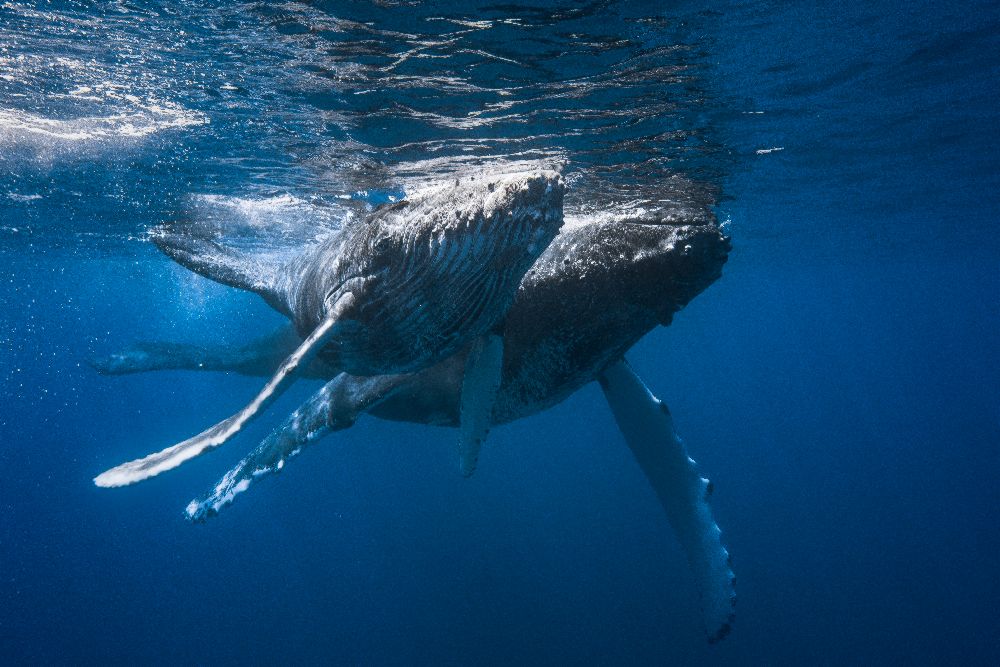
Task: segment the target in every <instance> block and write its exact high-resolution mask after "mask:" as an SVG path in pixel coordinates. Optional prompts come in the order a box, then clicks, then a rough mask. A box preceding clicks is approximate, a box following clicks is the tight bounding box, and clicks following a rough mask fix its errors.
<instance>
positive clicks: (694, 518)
mask: <svg viewBox="0 0 1000 667" xmlns="http://www.w3.org/2000/svg"><path fill="white" fill-rule="evenodd" d="M601 387H602V388H603V389H604V395H605V397H606V398H607V401H608V405H610V406H611V411H612V412H613V413H614V416H615V421H616V422H617V423H618V428H619V429H621V432H622V435H624V436H625V442H626V443H628V446H629V449H631V450H632V454H633V455H634V456H635V460H636V461H637V462H638V463H639V467H640V468H642V471H643V473H645V475H646V477H647V479H649V483H650V484H651V485H652V487H653V490H654V491H655V492H656V495H657V497H658V498H659V499H660V503H661V504H662V505H663V509H665V510H666V512H667V519H668V520H669V521H670V525H671V526H672V527H673V529H674V532H675V533H676V534H677V538H678V539H679V540H680V543H681V546H682V548H683V549H684V553H685V554H686V555H687V558H688V561H689V562H690V563H691V568H692V569H693V570H694V574H695V578H696V579H697V586H698V592H699V594H700V595H701V604H702V612H703V618H704V622H705V629H706V631H707V632H708V637H709V641H710V642H715V641H718V640H720V639H722V638H723V637H725V636H726V635H727V634H728V633H729V630H730V627H731V625H732V622H733V617H734V612H733V609H734V607H735V604H736V592H735V589H734V587H733V582H734V578H735V577H734V576H733V572H732V570H731V569H730V565H729V553H728V552H727V551H726V549H725V547H723V546H722V540H721V536H720V531H719V527H718V526H717V525H716V523H715V519H713V518H712V510H711V507H710V506H709V504H708V497H709V495H710V494H711V490H712V486H711V484H710V483H709V481H708V480H707V479H703V478H702V477H701V476H700V475H699V474H698V471H697V470H696V468H695V462H694V461H693V460H692V459H691V458H689V457H688V455H687V451H686V450H685V449H684V443H683V442H681V440H680V438H678V437H677V434H676V433H675V432H674V423H673V419H671V417H670V411H669V410H667V406H666V405H664V404H663V402H662V401H660V400H659V399H658V398H656V397H655V396H653V394H652V393H651V392H650V391H649V389H647V388H646V385H645V384H643V382H642V380H641V379H639V377H638V376H637V375H636V374H635V372H634V371H633V370H632V369H631V368H629V366H628V365H627V364H626V363H625V362H624V361H619V362H618V363H616V364H614V365H613V366H611V367H610V368H608V370H606V371H605V372H604V374H603V376H602V377H601Z"/></svg>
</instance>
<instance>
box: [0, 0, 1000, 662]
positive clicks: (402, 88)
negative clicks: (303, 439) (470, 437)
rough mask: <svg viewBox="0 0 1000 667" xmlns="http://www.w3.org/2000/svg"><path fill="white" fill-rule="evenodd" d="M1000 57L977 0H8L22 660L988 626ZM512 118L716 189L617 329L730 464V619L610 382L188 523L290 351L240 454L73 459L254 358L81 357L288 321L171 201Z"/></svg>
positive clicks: (402, 175) (972, 655)
mask: <svg viewBox="0 0 1000 667" xmlns="http://www.w3.org/2000/svg"><path fill="white" fill-rule="evenodd" d="M511 61H513V62H511ZM445 74H447V76H445ZM609 81H610V82H614V83H615V85H606V84H607V83H608V82H609ZM567 82H571V83H572V84H573V85H572V86H570V85H568V83H567ZM601 82H603V84H605V85H596V84H600V83H601ZM998 82H1000V5H997V4H996V3H994V2H981V1H978V0H969V1H965V2H959V3H945V2H940V1H921V0H918V1H916V2H912V3H906V4H901V3H890V2H884V1H876V2H872V3H841V2H822V1H805V0H803V1H800V2H768V1H763V2H761V1H756V2H749V1H743V0H730V1H728V2H712V1H706V2H676V3H665V4H663V5H659V4H657V5H653V4H652V3H649V4H647V3H615V2H593V3H582V4H581V3H569V2H565V3H559V2H550V3H543V2H537V3H533V4H497V3H480V4H477V3H469V2H462V3H426V4H420V3H416V4H414V3H393V2H363V1H360V0H355V1H344V2H338V3H333V2H317V3H287V4H281V5H279V4H277V3H222V2H217V3H213V2H208V1H207V0H183V1H181V2H145V1H143V2H138V1H137V2H124V1H122V2H115V3H103V2H101V3H98V2H45V3H43V2H37V3H35V2H19V1H15V2H5V3H3V4H0V402H2V403H0V405H2V410H0V662H3V663H4V664H90V663H98V662H100V663H115V664H235V663H252V664H314V663H320V664H325V663H332V664H341V663H349V664H720V665H722V664H726V665H728V664H735V665H857V664H905V665H914V664H964V665H994V664H998V662H1000V624H998V620H997V619H998V614H997V604H998V603H997V600H998V599H1000V577H998V575H997V570H996V565H995V562H996V558H997V556H996V555H997V552H998V550H1000V490H998V483H997V481H998V479H1000V383H998V377H1000V241H998V235H997V233H996V229H997V222H998V215H1000V177H998V174H1000V140H998V137H1000V132H998V128H1000V111H998V105H997V99H998V96H1000V83H998ZM592 84H594V85H592ZM566 91H569V92H570V93H572V94H568V95H565V96H563V93H565V92H566ZM504 100H510V101H513V102H514V104H512V105H511V106H509V107H503V106H496V105H498V104H499V103H500V102H503V101H504ZM477 110H478V111H483V110H486V112H485V117H486V118H487V119H488V120H489V122H484V123H478V122H471V121H470V120H469V119H470V118H471V119H476V118H482V117H483V116H475V115H470V113H471V112H475V111H477ZM469 156H471V158H469ZM491 157H506V158H511V159H516V160H522V161H538V160H562V161H564V162H565V164H566V169H567V174H577V176H576V177H574V178H576V179H577V180H575V181H574V180H571V181H570V183H571V190H572V188H573V187H574V185H573V184H574V183H575V184H576V186H575V187H576V192H577V193H578V195H577V197H578V198H577V199H576V200H574V202H575V203H574V202H570V203H573V205H575V206H578V207H582V208H585V207H586V206H587V203H588V202H589V201H592V202H594V206H599V205H600V202H601V201H602V200H601V197H602V196H604V197H608V200H609V201H610V200H612V199H613V200H615V201H627V200H628V199H629V198H634V199H637V200H643V199H644V198H651V197H652V198H655V197H656V196H659V195H658V193H661V192H663V190H662V189H663V188H665V187H666V186H665V180H664V178H665V177H664V175H665V174H668V173H681V174H684V175H686V176H688V177H690V178H692V179H695V180H697V181H698V182H699V183H703V184H705V186H704V188H705V190H704V192H702V193H701V194H700V195H699V196H705V197H712V198H713V200H714V201H716V204H715V206H714V210H715V212H716V214H717V216H718V217H719V219H720V221H721V222H723V223H724V224H725V228H726V230H727V232H728V233H730V234H731V236H732V238H733V251H732V253H731V256H730V259H729V262H728V263H727V265H726V267H725V269H724V273H723V277H722V278H721V279H720V280H719V281H718V282H717V283H716V284H714V285H713V286H711V287H710V288H709V289H708V290H707V291H706V292H705V293H704V294H702V295H700V296H699V297H697V298H696V299H695V300H694V301H693V302H692V303H691V304H690V305H689V306H688V307H687V308H686V309H685V310H684V311H682V312H681V313H679V314H678V315H677V317H676V318H675V320H674V323H673V324H672V325H671V326H670V327H669V328H665V329H659V330H657V331H654V332H652V333H651V334H650V335H648V336H647V337H646V338H644V339H643V340H642V341H641V342H640V343H639V344H638V345H637V346H636V347H635V348H634V349H633V350H632V351H631V353H630V354H629V355H628V359H629V361H630V362H631V363H632V365H633V366H634V367H635V368H636V370H637V371H638V372H639V373H640V375H642V377H643V378H644V379H645V380H646V381H647V383H648V384H649V385H650V387H651V388H652V389H653V390H654V391H655V392H656V393H657V395H658V396H659V397H660V398H662V399H663V400H664V401H665V402H666V403H667V404H668V405H669V406H670V409H671V411H672V413H673V415H674V419H675V422H676V426H677V429H678V431H679V432H680V434H681V435H682V437H683V438H684V439H685V441H686V442H687V444H688V447H689V449H690V452H691V454H692V455H693V456H694V457H695V458H696V459H697V461H698V462H699V464H700V465H701V467H702V470H703V471H704V473H705V474H706V475H707V476H709V477H710V478H711V479H712V480H713V482H714V485H715V489H716V491H715V494H714V495H713V507H714V511H715V515H716V519H717V520H718V523H719V524H720V526H721V528H722V530H723V539H724V541H725V543H726V545H727V546H728V548H729V550H730V552H731V553H732V556H733V568H734V570H735V572H736V575H737V591H738V595H739V600H738V605H737V617H736V623H735V625H734V628H733V631H732V633H731V634H730V636H729V637H727V638H726V639H725V640H724V641H723V642H721V643H719V644H716V645H709V644H708V643H707V642H706V641H705V637H704V634H703V632H702V629H701V627H700V625H699V613H698V602H697V596H696V592H695V590H694V587H693V582H692V577H691V575H690V573H689V569H688V566H687V563H686V561H685V559H684V556H683V554H682V553H681V551H680V549H679V547H678V545H677V543H676V541H675V539H674V536H673V534H672V533H671V531H670V528H669V526H668V525H667V523H666V521H665V518H664V516H663V512H662V510H661V508H660V506H659V505H658V504H657V501H656V499H655V497H654V495H653V493H652V492H651V490H650V488H649V487H648V485H647V483H646V481H645V479H644V478H643V476H642V473H641V472H640V470H639V468H638V467H637V466H636V464H635V462H634V461H633V460H632V458H631V455H630V453H629V451H628V449H627V448H626V447H625V445H624V442H623V441H622V438H621V436H620V434H619V432H618V431H617V429H616V427H615V425H614V422H613V419H612V417H611V414H610V412H609V410H608V408H607V406H606V404H605V403H604V399H603V396H602V395H601V392H600V390H599V389H598V388H597V387H596V386H594V385H591V386H588V387H586V388H584V389H583V390H581V391H580V392H578V393H577V394H576V395H574V396H573V397H571V398H570V399H569V400H567V401H565V402H563V403H562V404H560V405H559V406H557V407H556V408H554V409H551V410H548V411H546V412H544V413H542V414H539V415H536V416H533V417H531V418H528V419H524V420H521V421H519V422H516V423H513V424H510V425H507V426H503V427H499V428H496V429H495V430H494V431H493V432H492V433H491V435H490V440H489V442H488V443H487V445H486V449H485V450H484V453H483V456H482V458H481V460H480V466H479V469H478V471H477V473H476V475H475V476H474V477H472V478H471V479H468V480H467V479H463V478H462V477H461V476H460V475H459V474H458V472H457V470H456V466H455V461H454V458H455V456H454V447H455V443H454V437H455V436H454V433H453V432H451V431H449V430H446V429H440V428H431V427H426V426H418V425H411V424H398V423H387V422H382V421H378V420H375V419H373V418H365V419H362V420H360V421H359V422H358V424H357V425H356V426H355V427H353V428H351V429H349V430H346V431H343V432H340V433H336V434H333V435H331V436H330V437H328V438H326V439H325V440H324V441H323V442H321V443H320V444H318V445H317V446H315V447H313V448H312V449H310V450H308V451H306V452H304V453H303V454H302V455H301V456H300V457H298V458H297V459H295V460H294V462H292V463H290V464H289V465H288V466H287V467H286V469H285V470H283V471H282V473H281V474H280V475H278V476H276V477H274V478H272V479H268V480H265V481H263V482H261V483H260V484H257V485H255V486H254V488H253V489H252V490H251V491H249V492H247V493H246V494H244V495H243V496H241V497H240V498H239V500H238V501H237V502H236V503H234V504H233V506H232V507H230V508H228V509H226V510H225V511H224V512H222V513H221V514H220V516H219V517H216V518H214V519H212V520H210V521H208V522H207V523H205V524H201V525H192V524H189V523H188V522H187V521H185V519H184V517H183V513H182V510H183V508H184V507H185V506H186V505H187V503H188V501H189V500H191V499H192V498H194V497H196V496H197V495H199V494H201V493H203V492H204V491H206V490H207V489H209V488H210V487H211V486H212V485H213V484H214V483H215V482H216V480H217V479H218V478H219V476H220V475H221V474H222V473H223V472H224V471H225V470H227V469H228V467H229V466H231V465H232V464H234V463H235V462H236V461H237V460H238V459H239V458H240V457H241V455H242V454H243V453H245V452H246V451H248V450H249V449H250V448H251V447H252V446H253V445H254V444H256V443H257V442H258V441H259V440H260V439H261V438H262V437H263V436H264V435H266V434H267V433H268V431H269V430H270V429H271V428H273V427H274V426H275V425H277V424H278V423H279V422H280V420H281V419H282V417H283V415H285V414H287V413H289V412H291V410H293V409H294V407H295V406H296V405H297V404H298V403H300V402H301V401H303V400H305V398H306V397H307V396H308V395H309V394H310V393H311V392H312V391H315V390H316V388H317V387H318V386H319V385H318V384H317V383H315V382H305V381H303V382H300V383H299V385H297V386H296V387H295V388H294V389H293V390H292V391H290V392H289V395H287V396H285V397H283V398H282V400H281V401H280V402H279V403H278V404H277V405H276V406H274V407H273V408H272V409H271V410H270V411H269V413H268V415H267V416H266V417H265V418H263V419H261V420H259V423H255V424H254V425H253V426H252V428H251V429H250V430H249V432H248V433H247V434H246V435H243V436H241V437H240V439H239V440H238V441H237V442H234V443H232V444H230V445H228V446H227V447H226V448H223V449H221V450H220V451H218V452H216V453H213V454H211V455H209V456H205V457H203V458H202V459H199V460H198V461H196V462H192V463H191V464H189V465H187V466H184V467H182V468H180V469H178V470H176V471H173V472H171V473H170V474H166V475H163V476H161V477H158V478H156V479H153V480H150V481H148V482H146V483H143V484H140V485H137V486H134V487H129V488H125V489H112V490H108V489H99V488H97V487H95V486H94V484H93V482H92V481H91V480H92V478H93V477H94V476H95V475H96V474H98V473H100V472H101V471H103V470H105V469H107V468H108V467H110V466H111V465H115V464H117V463H119V462H121V461H123V460H126V459H130V458H133V457H136V456H139V455H142V454H145V453H147V452H149V451H153V450H155V449H158V448H160V447H162V446H165V445H167V444H170V443H172V442H175V441H176V440H178V439H179V438H181V437H186V436H188V435H190V434H191V433H195V432H197V431H199V430H201V429H202V428H204V427H205V426H206V425H208V424H211V423H214V422H215V421H216V420H217V419H218V418H220V417H221V416H224V415H228V414H230V412H231V411H232V410H234V409H235V408H237V407H238V406H240V405H242V404H243V402H244V401H245V400H246V399H247V398H248V397H250V396H251V395H252V394H253V393H254V392H255V391H256V389H257V388H259V386H260V384H261V380H260V379H259V378H248V377H244V376H240V375H236V374H223V373H207V372H206V373H198V372H191V371H164V372H159V373H151V374H139V375H131V376H123V377H104V376H99V375H98V374H97V373H95V372H94V370H93V369H92V368H91V367H90V366H89V365H88V364H87V363H86V360H87V359H88V358H90V357H93V356H94V355H100V354H107V353H110V352H113V351H116V350H119V349H122V348H124V347H126V346H127V345H129V344H132V343H134V342H136V341H140V340H169V341H178V342H190V343H212V344H214V343H229V344H233V345H239V344H242V343H245V342H247V341H248V340H249V339H251V338H253V337H256V336H260V335H264V334H266V333H268V332H269V331H270V330H272V329H273V328H274V327H276V326H278V325H279V324H280V323H281V321H282V319H281V317H280V316H279V315H277V314H275V313H273V312H272V311H271V310H270V309H269V308H268V307H267V306H266V305H264V304H263V303H262V302H261V301H260V300H259V299H258V298H257V297H255V296H253V295H249V294H245V293H241V292H238V291H237V290H233V289H230V288H226V287H223V286H220V285H217V284H214V283H211V282H209V281H208V280H205V279H203V278H200V277H198V276H195V275H193V274H191V273H190V272H188V271H186V270H184V269H182V268H181V267H179V266H177V265H175V264H173V263H172V262H171V261H170V260H168V259H167V258H166V257H164V256H163V255H161V254H160V253H159V252H158V251H157V250H156V249H155V247H154V246H153V245H152V244H151V243H149V242H148V240H147V239H146V236H145V234H146V232H147V231H148V230H149V229H150V228H151V227H153V226H154V225H156V224H158V223H160V222H163V221H164V220H168V219H171V218H172V217H174V216H176V215H177V214H178V212H180V211H184V210H186V208H187V207H189V206H190V201H191V197H197V196H202V197H204V196H209V197H216V198H227V199H226V201H229V202H235V204H234V205H236V206H244V207H252V206H258V207H261V206H263V207H265V208H266V207H268V206H270V207H271V208H269V209H268V211H270V212H269V213H268V215H270V216H272V217H270V218H268V219H269V220H272V219H273V215H275V214H274V213H273V211H274V210H278V214H277V215H279V216H281V215H286V214H287V215H289V216H291V217H292V218H294V217H295V215H296V214H297V213H296V212H297V211H299V210H300V209H299V208H296V207H297V206H298V204H297V202H311V203H313V204H317V205H321V206H322V207H325V208H326V209H329V210H332V211H337V210H340V209H338V208H337V207H345V210H346V208H349V207H356V208H359V209H363V208H364V207H365V206H370V205H373V204H377V203H379V202H380V201H384V200H386V199H388V198H389V197H391V196H397V195H399V194H401V193H402V192H405V189H406V183H408V182H410V180H407V179H420V178H434V177H435V176H436V175H440V174H446V173H451V171H452V170H454V169H456V168H460V167H462V166H463V165H464V164H466V162H465V160H466V159H467V158H469V159H472V160H473V161H475V160H485V159H488V158H491ZM387 174H388V176H387ZM670 194H671V193H670V192H667V194H666V195H665V196H669V195H670ZM568 201H569V200H568ZM255 202H256V203H255ZM262 202H263V203H262ZM275 207H277V209H275ZM255 210H256V209H255ZM291 222H295V223H296V224H297V225H298V226H295V227H294V229H295V230H299V231H301V224H299V223H301V221H300V220H292V221H291ZM291 222H290V225H291ZM291 228H292V227H291V226H290V229H291ZM289 234H292V232H289ZM293 236H294V234H293ZM295 240H296V239H295V238H292V239H291V240H290V241H289V242H293V241H295ZM248 242H249V241H248Z"/></svg>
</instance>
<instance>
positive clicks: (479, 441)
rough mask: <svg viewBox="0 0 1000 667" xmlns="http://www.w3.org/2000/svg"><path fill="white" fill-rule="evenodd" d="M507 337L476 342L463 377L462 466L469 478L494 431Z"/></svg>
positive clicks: (460, 438)
mask: <svg viewBox="0 0 1000 667" xmlns="http://www.w3.org/2000/svg"><path fill="white" fill-rule="evenodd" d="M502 366H503V338H502V337H501V336H498V335H495V334H490V335H487V336H483V337H482V338H480V339H479V340H477V341H476V342H474V343H473V344H472V349H471V350H470V351H469V357H468V359H466V362H465V376H464V377H463V378H462V399H461V412H460V420H461V424H460V431H461V433H460V435H459V441H458V456H459V467H460V469H461V471H462V475H464V476H465V477H469V476H470V475H472V473H473V472H475V470H476V463H477V462H478V461H479V450H480V449H481V448H482V446H483V441H484V440H486V435H487V434H488V433H489V431H490V423H491V420H492V418H493V405H494V403H496V399H497V394H498V393H499V392H500V372H501V370H502Z"/></svg>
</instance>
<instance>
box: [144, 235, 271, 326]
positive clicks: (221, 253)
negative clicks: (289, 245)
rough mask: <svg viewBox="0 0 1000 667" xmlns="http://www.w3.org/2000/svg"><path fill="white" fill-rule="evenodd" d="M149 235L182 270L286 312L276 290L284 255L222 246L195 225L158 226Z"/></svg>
mask: <svg viewBox="0 0 1000 667" xmlns="http://www.w3.org/2000/svg"><path fill="white" fill-rule="evenodd" d="M149 236H150V240H152V242H153V243H154V244H155V245H156V247H157V248H159V249H160V251H161V252H162V253H163V254H165V255H166V256H167V257H169V258H170V259H172V260H174V261H175V262H177V263H178V264H180V265H181V266H183V267H184V268H186V269H190V270H191V271H194V272H195V273H197V274H198V275H200V276H204V277H206V278H208V279H209V280H214V281H215V282H217V283H222V284H223V285H228V286H230V287H237V288H239V289H244V290H248V291H251V292H256V293H257V294H260V295H261V296H262V297H264V300H265V301H267V303H268V304H269V305H270V306H271V307H273V308H275V309H276V310H278V311H279V312H283V313H284V312H286V311H287V306H286V305H285V301H284V298H283V297H282V295H281V294H280V291H279V288H278V284H279V280H280V274H281V270H282V267H283V266H284V264H285V262H284V257H283V256H272V255H267V254H257V253H251V252H244V251H241V250H237V249H235V248H232V247H229V246H226V245H223V244H221V243H219V242H218V241H216V240H215V239H214V238H212V236H211V235H209V234H207V233H205V230H203V229H202V228H201V227H199V226H197V225H178V224H168V225H161V226H159V227H156V228H154V229H153V230H152V231H151V232H150V234H149Z"/></svg>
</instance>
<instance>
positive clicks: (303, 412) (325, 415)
mask: <svg viewBox="0 0 1000 667" xmlns="http://www.w3.org/2000/svg"><path fill="white" fill-rule="evenodd" d="M410 379H411V376H407V375H376V376H371V377H364V378H362V377H354V376H350V375H347V374H346V373H341V374H340V375H338V376H337V377H336V378H334V379H333V380H331V381H330V382H328V383H327V384H326V386H324V387H323V388H322V389H320V390H319V391H318V392H316V393H315V394H314V395H313V396H312V397H311V398H310V399H309V400H308V401H306V402H305V403H304V404H303V405H302V406H301V407H299V409H298V410H296V411H295V412H294V413H292V415H291V416H290V417H288V419H286V420H285V423H284V424H282V425H281V426H280V427H278V428H277V429H275V430H274V431H272V432H271V434H270V435H268V436H267V438H265V439H264V441H263V442H262V443H261V444H260V445H259V446H258V447H257V449H255V450H254V451H253V452H251V453H250V455H249V456H247V457H246V458H244V459H243V460H242V461H240V463H239V464H238V465H237V466H236V467H235V468H233V469H232V470H230V471H229V472H227V473H226V474H225V476H223V478H222V479H221V480H219V482H218V483H217V484H216V485H215V486H214V487H213V488H212V490H211V491H210V492H209V493H207V494H206V495H204V496H202V497H201V498H199V499H198V500H192V501H191V502H190V503H189V504H188V506H187V508H186V509H185V512H184V513H185V515H186V516H187V518H188V519H190V520H191V521H204V520H205V519H207V518H209V517H212V516H215V515H216V514H218V513H219V511H220V510H222V508H223V507H225V506H226V505H229V504H230V503H232V502H233V500H234V499H235V498H236V496H238V495H239V494H241V493H243V492H244V491H246V490H247V489H249V488H250V486H251V484H253V483H254V482H256V481H257V480H259V479H261V478H262V477H265V476H267V475H269V474H272V473H276V472H278V471H280V470H281V469H282V468H284V467H285V463H286V461H288V460H290V459H291V458H292V457H294V456H295V455H296V454H298V453H299V452H300V451H301V450H302V449H303V448H304V447H307V446H309V445H312V444H314V443H316V442H318V441H319V440H320V439H321V438H322V437H323V436H324V435H326V434H327V433H329V432H330V431H336V430H340V429H345V428H348V427H350V426H351V425H352V424H354V422H355V420H356V419H357V418H358V417H359V416H360V415H362V414H364V413H365V412H366V411H368V410H370V409H371V408H372V407H373V406H376V405H378V404H379V403H381V402H382V401H384V400H386V399H387V398H389V397H390V396H392V395H393V393H394V392H395V391H397V390H398V389H399V388H400V387H402V386H405V385H406V383H407V382H409V381H410Z"/></svg>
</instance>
